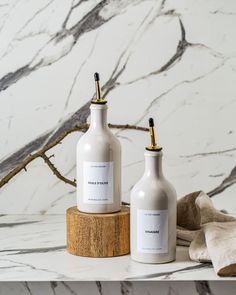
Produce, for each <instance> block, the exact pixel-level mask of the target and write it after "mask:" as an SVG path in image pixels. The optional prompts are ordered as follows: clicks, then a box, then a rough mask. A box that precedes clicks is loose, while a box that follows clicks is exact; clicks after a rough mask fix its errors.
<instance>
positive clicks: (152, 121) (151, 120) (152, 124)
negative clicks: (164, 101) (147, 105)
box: [149, 118, 154, 127]
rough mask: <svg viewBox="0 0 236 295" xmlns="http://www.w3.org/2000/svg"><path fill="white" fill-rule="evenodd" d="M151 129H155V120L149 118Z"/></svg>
mask: <svg viewBox="0 0 236 295" xmlns="http://www.w3.org/2000/svg"><path fill="white" fill-rule="evenodd" d="M149 127H154V120H153V118H149Z"/></svg>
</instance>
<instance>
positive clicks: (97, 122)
mask: <svg viewBox="0 0 236 295" xmlns="http://www.w3.org/2000/svg"><path fill="white" fill-rule="evenodd" d="M94 77H95V85H96V99H94V100H92V102H91V106H90V112H91V121H90V126H89V129H88V131H87V132H86V133H85V134H84V135H83V136H82V137H81V138H80V140H79V142H78V144H77V207H78V209H79V210H80V211H82V212H87V213H111V212H116V211H119V210H120V208H121V146H120V142H119V141H118V139H117V138H116V137H115V136H114V135H113V134H112V132H111V131H110V129H109V127H108V124H107V101H106V100H104V99H103V98H102V97H101V89H100V85H99V75H98V73H95V75H94Z"/></svg>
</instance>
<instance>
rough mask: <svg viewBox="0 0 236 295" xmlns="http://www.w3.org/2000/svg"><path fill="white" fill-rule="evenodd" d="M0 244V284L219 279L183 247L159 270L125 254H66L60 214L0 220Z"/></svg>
mask: <svg viewBox="0 0 236 295" xmlns="http://www.w3.org/2000/svg"><path fill="white" fill-rule="evenodd" d="M0 245H1V246H0V280H1V281H86V280H87V281H103V280H104V281H106V280H112V281H114V280H119V281H123V280H195V281H196V280H223V278H219V277H218V276H217V275H216V274H215V272H214V270H213V268H212V266H211V265H210V264H199V263H196V262H193V261H190V260H189V257H188V248H186V247H178V248H177V259H176V261H175V262H172V263H167V264H162V265H151V264H141V263H138V262H135V261H132V260H131V259H130V256H129V255H126V256H122V257H115V258H85V257H77V256H73V255H71V254H69V253H67V251H66V223H65V215H44V216H43V215H1V216H0ZM226 279H227V280H228V279H229V278H226Z"/></svg>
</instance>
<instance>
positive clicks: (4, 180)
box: [0, 124, 148, 188]
mask: <svg viewBox="0 0 236 295" xmlns="http://www.w3.org/2000/svg"><path fill="white" fill-rule="evenodd" d="M88 127H89V125H88V124H81V125H79V126H74V127H72V128H70V129H68V130H66V131H64V132H63V133H61V134H60V135H59V136H58V137H57V138H56V139H55V140H54V141H52V142H50V143H49V144H47V145H45V146H44V147H42V148H41V149H39V150H38V151H37V152H35V153H33V154H30V155H28V156H27V157H26V158H25V159H24V160H23V161H22V162H21V163H20V164H19V165H17V166H16V167H15V168H14V169H12V170H11V171H10V172H9V173H8V174H6V175H5V176H4V177H3V178H2V179H1V180H0V188H1V187H3V186H4V185H5V184H7V183H8V182H9V181H10V180H11V179H12V178H13V177H14V176H16V175H17V174H18V173H19V172H20V171H22V170H25V171H27V170H26V166H27V165H28V164H29V163H31V162H32V161H33V160H35V159H36V158H39V157H42V158H43V155H45V153H46V152H47V151H48V150H50V149H51V148H53V147H54V146H56V145H57V144H59V143H60V142H61V141H62V140H63V139H64V138H65V137H66V136H67V135H69V134H71V133H73V132H75V131H82V132H85V131H86V130H87V129H88ZM109 127H110V128H115V129H133V130H138V131H148V128H145V127H140V126H135V125H129V124H125V125H120V124H109ZM50 163H51V161H50ZM47 164H48V163H47ZM51 164H52V163H51ZM52 165H53V164H52ZM48 166H49V165H48ZM54 168H55V166H54ZM51 170H52V169H51ZM53 172H55V170H53ZM58 172H59V171H58ZM54 174H55V173H54ZM59 174H60V172H59ZM55 175H56V176H57V177H58V175H57V174H55ZM60 175H61V174H60ZM63 177H64V176H62V175H61V176H60V177H59V178H60V179H61V178H63ZM69 181H70V180H69ZM67 183H68V181H67Z"/></svg>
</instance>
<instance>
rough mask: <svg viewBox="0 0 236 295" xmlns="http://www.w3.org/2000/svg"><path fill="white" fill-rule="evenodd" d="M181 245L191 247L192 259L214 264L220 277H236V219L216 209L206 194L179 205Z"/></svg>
mask: <svg viewBox="0 0 236 295" xmlns="http://www.w3.org/2000/svg"><path fill="white" fill-rule="evenodd" d="M177 225H178V226H177V244H178V245H181V246H189V256H190V259H192V260H194V261H198V262H203V263H204V262H209V261H211V262H212V264H213V267H214V269H215V272H216V273H217V274H218V275H219V276H235V275H236V218H235V217H233V216H230V215H228V214H225V213H222V212H220V211H219V210H217V209H216V208H214V205H213V202H212V200H211V199H210V198H209V196H208V195H207V194H206V193H204V192H203V191H197V192H193V193H191V194H188V195H186V196H184V197H183V198H181V199H179V200H178V203H177Z"/></svg>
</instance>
